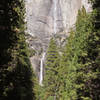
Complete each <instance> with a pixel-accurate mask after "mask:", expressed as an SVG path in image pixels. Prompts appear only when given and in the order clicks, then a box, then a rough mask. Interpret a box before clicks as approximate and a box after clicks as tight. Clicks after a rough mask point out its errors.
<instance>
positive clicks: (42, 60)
mask: <svg viewBox="0 0 100 100" xmlns="http://www.w3.org/2000/svg"><path fill="white" fill-rule="evenodd" d="M45 54H46V53H43V55H42V58H41V61H40V75H39V84H40V85H41V86H42V85H43V84H42V82H43V69H44V68H43V65H44V60H45Z"/></svg>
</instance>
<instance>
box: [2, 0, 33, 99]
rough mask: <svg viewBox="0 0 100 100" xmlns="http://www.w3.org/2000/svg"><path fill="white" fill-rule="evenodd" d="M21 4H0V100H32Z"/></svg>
mask: <svg viewBox="0 0 100 100" xmlns="http://www.w3.org/2000/svg"><path fill="white" fill-rule="evenodd" d="M24 6H25V4H24V0H1V1H0V100H8V99H9V100H14V99H15V100H27V99H30V100H33V99H34V93H33V86H34V84H33V77H34V75H33V73H32V68H31V64H30V61H29V53H28V49H27V44H26V41H25V29H26V28H25V22H24V19H25V7H24Z"/></svg>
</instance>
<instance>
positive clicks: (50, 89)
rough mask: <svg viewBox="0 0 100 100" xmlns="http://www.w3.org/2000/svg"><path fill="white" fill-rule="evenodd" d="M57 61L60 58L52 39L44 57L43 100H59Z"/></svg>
mask: <svg viewBox="0 0 100 100" xmlns="http://www.w3.org/2000/svg"><path fill="white" fill-rule="evenodd" d="M59 61H60V56H59V53H58V48H57V44H56V42H55V40H54V38H52V39H51V40H50V44H49V47H48V51H47V56H46V64H45V77H44V84H43V88H44V98H43V100H49V99H50V100H54V98H56V99H57V98H59V95H58V91H59V81H58V79H59Z"/></svg>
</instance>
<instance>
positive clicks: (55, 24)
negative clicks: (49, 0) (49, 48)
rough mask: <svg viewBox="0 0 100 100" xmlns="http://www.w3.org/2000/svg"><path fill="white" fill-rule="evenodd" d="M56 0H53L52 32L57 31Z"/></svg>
mask: <svg viewBox="0 0 100 100" xmlns="http://www.w3.org/2000/svg"><path fill="white" fill-rule="evenodd" d="M57 1H58V0H53V2H54V34H56V33H57V22H56V21H57Z"/></svg>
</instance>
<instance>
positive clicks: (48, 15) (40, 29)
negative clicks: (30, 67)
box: [26, 0, 91, 69]
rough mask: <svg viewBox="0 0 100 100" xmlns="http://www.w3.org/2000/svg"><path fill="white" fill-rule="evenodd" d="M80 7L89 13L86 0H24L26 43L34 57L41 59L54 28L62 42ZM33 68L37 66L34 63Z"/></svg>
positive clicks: (72, 25) (53, 33)
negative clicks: (28, 35) (34, 51)
mask: <svg viewBox="0 0 100 100" xmlns="http://www.w3.org/2000/svg"><path fill="white" fill-rule="evenodd" d="M55 1H56V3H55ZM55 4H56V5H55ZM82 5H84V6H85V8H86V10H87V12H89V11H91V6H90V4H88V2H87V0H26V20H27V32H28V34H30V37H29V38H28V39H27V41H28V43H29V46H30V48H33V49H34V50H36V56H37V55H38V57H41V53H42V51H46V49H47V47H48V43H49V40H50V38H51V37H52V36H53V35H55V28H56V34H57V35H58V36H60V40H61V41H62V40H63V41H64V39H65V37H66V36H67V35H68V31H69V29H70V28H71V27H74V24H75V21H76V16H77V13H78V10H79V9H80V8H81V7H82ZM55 6H56V8H55ZM60 40H59V41H58V43H59V44H61V43H60ZM39 55H40V56H39ZM33 58H34V59H35V57H33ZM34 59H32V58H31V61H32V60H34ZM36 59H37V58H36ZM33 62H34V61H33ZM34 66H37V65H36V64H35V63H34ZM35 69H36V68H35Z"/></svg>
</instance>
